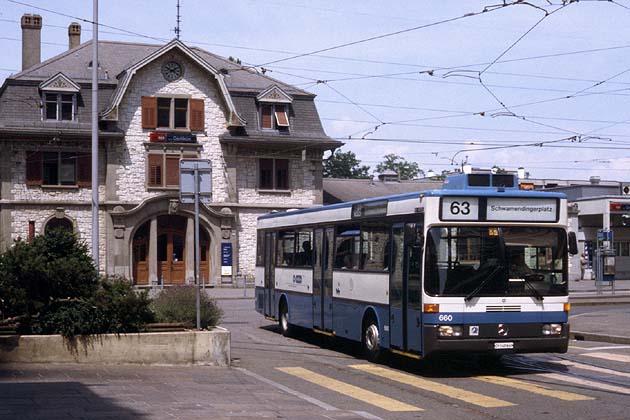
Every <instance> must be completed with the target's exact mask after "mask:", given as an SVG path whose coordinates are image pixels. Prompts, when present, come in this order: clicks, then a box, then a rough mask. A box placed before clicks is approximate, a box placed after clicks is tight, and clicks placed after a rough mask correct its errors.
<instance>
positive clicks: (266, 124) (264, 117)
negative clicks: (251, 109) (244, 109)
mask: <svg viewBox="0 0 630 420" xmlns="http://www.w3.org/2000/svg"><path fill="white" fill-rule="evenodd" d="M271 109H272V106H271V105H261V106H260V128H273V117H272V113H271Z"/></svg>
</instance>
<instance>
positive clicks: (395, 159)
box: [376, 153, 424, 180]
mask: <svg viewBox="0 0 630 420" xmlns="http://www.w3.org/2000/svg"><path fill="white" fill-rule="evenodd" d="M383 159H384V160H383V161H382V162H381V163H379V164H378V165H376V172H380V173H383V172H385V171H386V170H392V171H394V172H396V173H397V174H398V178H399V179H401V180H406V179H414V178H416V177H417V176H418V175H419V174H423V173H424V172H423V171H422V170H421V169H420V167H419V166H418V164H417V163H416V162H409V161H407V160H405V158H403V157H402V156H398V155H397V154H395V153H390V154H388V155H385V156H383Z"/></svg>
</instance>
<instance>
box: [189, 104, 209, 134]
mask: <svg viewBox="0 0 630 420" xmlns="http://www.w3.org/2000/svg"><path fill="white" fill-rule="evenodd" d="M204 122H205V113H204V110H203V99H190V131H203V130H204V129H205V124H204Z"/></svg>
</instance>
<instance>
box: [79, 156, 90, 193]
mask: <svg viewBox="0 0 630 420" xmlns="http://www.w3.org/2000/svg"><path fill="white" fill-rule="evenodd" d="M77 185H78V186H79V187H89V186H90V185H92V155H90V153H88V152H81V153H79V154H78V155H77Z"/></svg>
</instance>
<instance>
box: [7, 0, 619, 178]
mask: <svg viewBox="0 0 630 420" xmlns="http://www.w3.org/2000/svg"><path fill="white" fill-rule="evenodd" d="M23 3H26V4H29V5H32V6H37V7H42V8H46V9H50V10H54V11H55V12H58V13H63V14H67V15H72V16H77V17H81V18H85V19H91V17H92V10H91V6H92V2H90V1H78V0H68V1H64V2H59V1H36V0H27V1H24V2H23ZM100 3H101V4H100V21H101V23H103V24H106V25H111V26H115V27H118V28H124V29H127V30H130V31H133V32H136V33H139V34H143V35H147V36H148V37H155V38H159V39H165V40H167V39H170V38H173V36H174V34H173V32H172V28H173V26H174V25H175V0H168V1H166V0H160V1H148V0H137V1H117V0H111V1H101V2H100ZM496 3H501V2H500V1H497V0H494V1H488V2H483V1H474V0H449V1H432V2H429V1H421V2H418V1H414V2H412V1H388V2H383V1H374V0H362V1H354V0H346V1H344V2H339V1H328V0H321V1H306V0H291V1H290V0H269V1H265V2H262V1H260V0H231V1H217V0H209V1H202V0H181V5H182V9H181V14H182V25H181V26H182V35H181V39H182V40H183V41H184V42H186V43H188V44H190V45H198V46H200V47H203V48H206V49H207V50H209V51H212V52H215V53H217V54H220V55H224V56H229V55H231V56H234V57H238V58H240V59H241V60H242V62H243V63H247V64H249V65H258V67H257V68H259V69H260V65H261V64H265V63H269V62H272V61H275V60H279V59H284V58H290V57H292V56H295V55H297V54H300V53H308V52H312V51H316V50H319V49H324V48H328V47H331V46H336V45H340V44H344V43H348V42H352V41H356V40H361V39H365V38H369V37H373V36H377V35H381V34H387V33H391V32H396V31H401V30H405V29H409V28H414V27H418V26H421V25H426V24H430V23H434V22H438V21H441V20H446V19H450V18H456V17H460V16H464V15H466V14H468V13H476V12H480V11H482V10H483V9H484V7H486V6H491V5H493V4H496ZM556 3H557V4H556ZM531 4H533V5H536V6H540V7H544V9H545V10H546V11H547V12H548V13H549V12H553V13H550V14H549V15H547V16H546V17H544V16H545V12H544V11H543V10H541V9H538V8H535V7H531V6H527V5H523V4H521V5H514V6H510V7H503V8H500V9H497V10H492V11H489V12H486V13H483V14H479V15H475V16H469V17H466V18H463V19H459V20H456V21H453V22H450V23H443V24H438V25H434V26H430V27H426V28H423V29H417V30H413V31H408V32H405V33H401V34H398V35H394V36H388V37H384V38H380V39H377V40H373V41H369V42H364V43H359V44H355V45H351V46H347V47H343V48H338V49H334V50H331V51H326V52H323V53H321V54H315V55H308V56H304V57H300V58H293V59H289V60H285V61H282V62H278V63H274V64H269V65H264V67H265V68H267V69H268V70H269V73H267V74H268V75H270V76H272V77H275V78H277V79H280V80H283V81H285V82H288V83H291V84H295V85H297V86H299V87H302V88H305V89H307V90H309V91H310V92H313V93H314V94H316V95H317V105H318V110H319V113H320V117H321V118H322V122H323V124H324V128H325V130H326V132H327V134H328V135H329V136H331V137H334V138H339V139H341V140H343V141H345V143H346V145H345V146H344V147H343V149H342V150H344V151H347V150H352V151H353V152H355V153H356V154H357V156H358V157H359V159H361V160H362V162H363V163H364V164H367V165H370V166H371V167H372V168H374V167H375V166H376V164H377V163H378V162H379V161H381V160H382V157H383V155H384V154H386V153H397V154H399V155H402V156H404V157H405V158H407V159H408V160H413V161H416V162H418V163H419V165H420V167H421V168H422V169H424V170H425V171H428V170H429V169H433V170H434V171H436V172H440V171H442V170H444V169H452V168H454V165H458V164H461V163H462V161H464V160H466V159H467V161H468V162H469V163H471V164H472V165H473V166H476V167H486V168H487V167H491V166H492V165H498V166H500V167H504V168H506V169H512V170H515V169H516V168H518V167H519V166H523V167H525V168H526V170H527V171H529V172H530V173H531V176H532V177H536V178H543V177H560V178H572V179H584V178H588V177H589V176H592V175H599V176H600V177H602V179H616V180H625V181H628V180H630V170H629V168H630V130H628V127H630V107H628V105H629V103H630V69H629V68H630V60H628V57H629V56H630V41H627V39H628V38H629V37H628V35H629V32H630V29H629V28H630V1H629V0H616V2H609V1H580V2H578V3H572V4H568V5H566V6H565V7H561V2H560V0H554V5H551V6H550V5H549V3H548V2H547V1H539V0H533V1H531ZM156 5H158V6H157V7H156ZM554 11H555V12H554ZM23 13H38V14H40V15H42V16H43V22H44V28H43V30H42V42H43V45H42V59H47V58H50V57H52V56H54V55H56V54H59V53H61V52H63V51H65V50H66V48H67V26H68V24H69V23H70V22H71V21H72V20H73V19H72V18H70V17H65V16H61V15H58V14H54V13H51V12H47V11H43V10H38V9H36V8H34V7H30V6H27V5H24V4H16V3H15V2H11V1H8V0H0V49H1V51H3V53H2V56H1V57H2V58H1V59H0V81H2V80H4V78H5V77H7V76H8V75H9V74H11V73H14V72H17V71H19V69H20V66H21V57H20V48H21V46H20V45H21V44H20V41H19V40H20V39H21V30H20V26H19V19H20V16H21V15H22V14H23ZM543 17H544V19H543ZM541 19H542V20H541ZM537 22H540V23H538V25H537V26H536V27H534V28H533V29H531V28H532V27H533V25H535V24H536V23H537ZM82 26H83V34H82V40H83V41H85V40H87V39H89V38H90V37H91V32H90V26H91V25H89V24H87V23H82ZM530 29H531V31H530V32H529V33H527V34H526V35H525V36H524V37H523V38H522V39H521V40H520V41H518V42H516V43H515V41H517V40H518V39H519V38H520V37H522V36H523V35H524V34H525V33H526V32H527V31H529V30H530ZM117 32H119V31H115V30H112V29H107V28H101V33H100V38H101V39H110V40H121V41H130V42H148V43H157V42H158V41H156V40H155V39H151V38H147V37H145V38H143V37H139V36H130V35H128V34H120V33H117ZM512 45H513V46H512ZM510 46H512V48H511V49H509V51H507V52H506V50H507V49H508V48H509V47H510ZM588 50H595V51H588ZM504 52H505V54H504V55H503V56H502V57H501V58H500V59H499V60H498V61H496V62H494V60H495V59H497V58H498V57H499V56H500V55H501V54H502V53H504ZM533 57H538V58H533ZM491 63H492V64H491ZM488 64H491V65H490V66H488ZM484 70H485V71H484ZM626 70H627V72H626ZM479 72H483V73H482V74H481V76H480V75H479ZM341 79H343V80H341ZM317 81H319V83H317ZM482 83H483V84H482ZM484 85H485V86H486V87H487V89H486V88H484ZM567 96H569V98H566V97H567ZM563 97H565V98H564V99H562V98H563ZM499 101H500V102H499ZM541 101H544V102H542V103H541ZM531 102H536V104H531V105H526V104H528V103H531ZM501 103H503V104H504V105H505V107H503V105H501ZM375 127H378V129H376V130H375ZM519 145H529V146H524V147H517V146H519ZM493 147H499V148H496V149H489V148H493ZM475 149H485V150H478V151H474V150H475Z"/></svg>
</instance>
